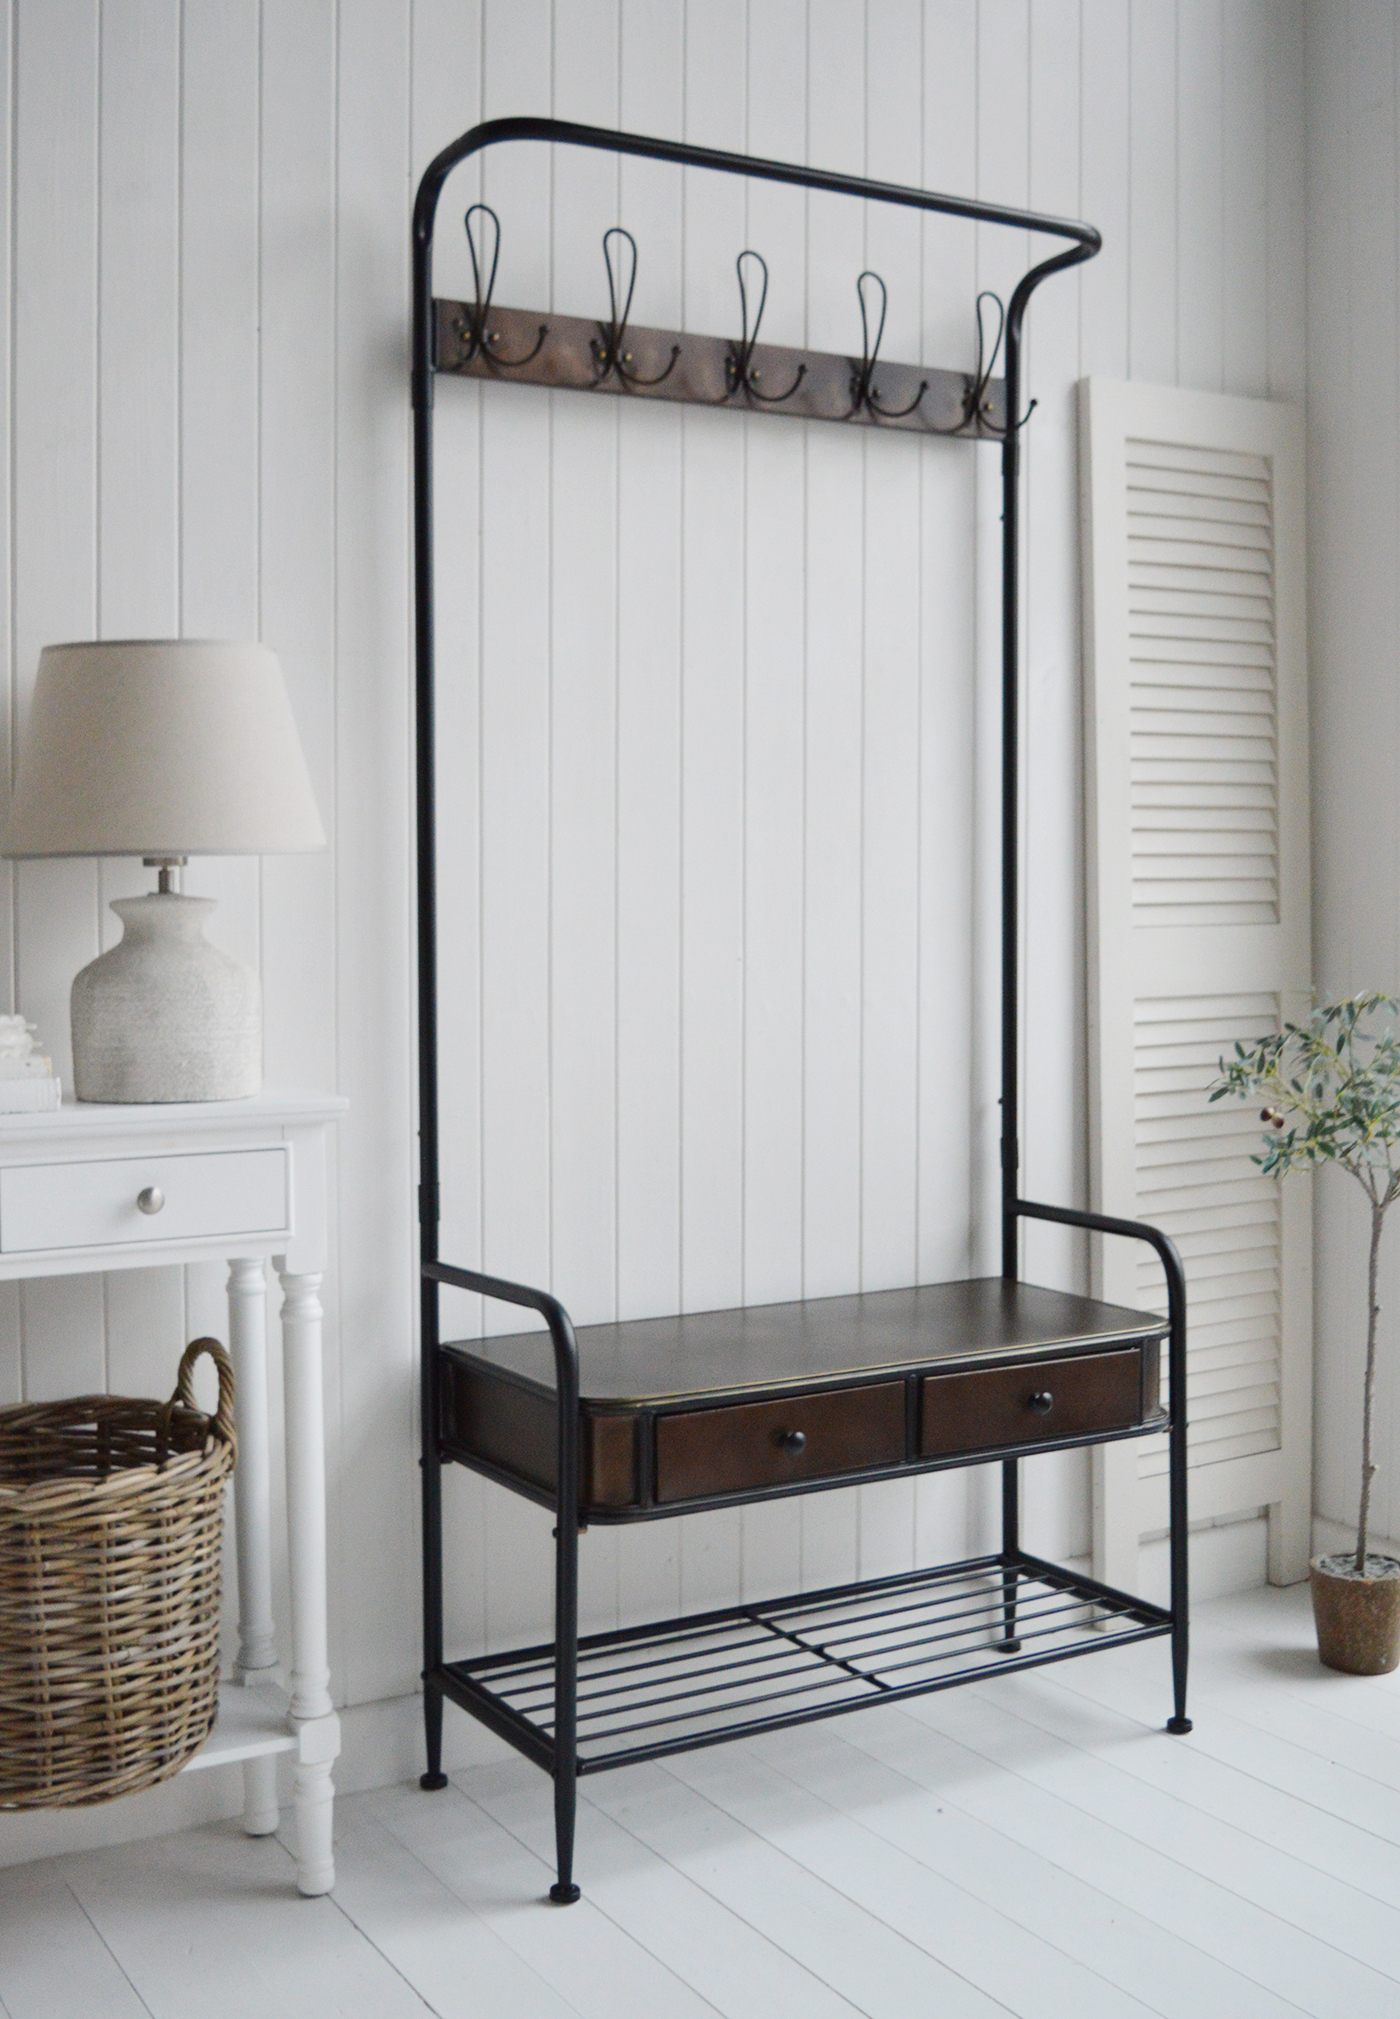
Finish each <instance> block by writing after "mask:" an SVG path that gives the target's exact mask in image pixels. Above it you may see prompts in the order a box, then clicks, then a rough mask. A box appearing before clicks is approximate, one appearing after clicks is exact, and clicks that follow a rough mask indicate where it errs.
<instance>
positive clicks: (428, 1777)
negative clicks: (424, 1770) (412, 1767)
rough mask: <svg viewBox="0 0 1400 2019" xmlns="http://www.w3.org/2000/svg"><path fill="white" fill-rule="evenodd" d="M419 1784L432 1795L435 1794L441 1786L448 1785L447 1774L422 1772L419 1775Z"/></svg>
mask: <svg viewBox="0 0 1400 2019" xmlns="http://www.w3.org/2000/svg"><path fill="white" fill-rule="evenodd" d="M418 1785H419V1787H420V1788H426V1789H427V1791H428V1793H429V1794H430V1795H435V1794H436V1793H437V1791H438V1789H439V1788H445V1787H446V1786H447V1776H446V1774H420V1775H419V1776H418Z"/></svg>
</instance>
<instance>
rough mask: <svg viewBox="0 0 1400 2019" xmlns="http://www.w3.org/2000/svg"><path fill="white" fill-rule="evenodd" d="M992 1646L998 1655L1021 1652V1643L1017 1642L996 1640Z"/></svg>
mask: <svg viewBox="0 0 1400 2019" xmlns="http://www.w3.org/2000/svg"><path fill="white" fill-rule="evenodd" d="M992 1646H993V1647H994V1648H995V1650H996V1652H997V1653H998V1654H1019V1653H1020V1652H1021V1643H1020V1641H1018V1640H997V1641H993V1642H992Z"/></svg>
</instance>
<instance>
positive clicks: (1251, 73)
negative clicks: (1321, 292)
mask: <svg viewBox="0 0 1400 2019" xmlns="http://www.w3.org/2000/svg"><path fill="white" fill-rule="evenodd" d="M1279 25H1281V24H1279V22H1278V10H1277V8H1276V7H1275V6H1274V4H1273V0H1231V4H1230V5H1229V6H1228V7H1227V8H1226V9H1225V19H1224V26H1225V33H1224V65H1225V85H1224V98H1225V114H1226V117H1225V142H1224V150H1223V158H1222V163H1221V168H1222V175H1223V180H1224V185H1225V192H1226V195H1225V272H1226V274H1227V275H1228V276H1229V284H1228V286H1227V287H1226V290H1225V297H1224V300H1223V302H1222V304H1221V308H1222V322H1223V327H1224V339H1225V340H1224V356H1225V390H1227V391H1229V392H1232V393H1249V394H1254V395H1259V396H1262V395H1263V394H1265V393H1267V392H1268V390H1269V335H1268V312H1269V281H1268V267H1269V231H1268V210H1269V188H1268V176H1269V146H1268V131H1267V126H1266V120H1267V116H1268V108H1269V89H1268V56H1267V50H1268V45H1269V42H1270V40H1271V38H1272V36H1273V35H1274V33H1275V32H1276V28H1277V26H1279ZM1389 76H1390V79H1391V89H1392V92H1393V90H1394V71H1393V69H1392V70H1391V71H1390V73H1389ZM1392 259H1393V255H1392Z"/></svg>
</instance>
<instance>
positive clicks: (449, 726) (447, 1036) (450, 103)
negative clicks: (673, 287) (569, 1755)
mask: <svg viewBox="0 0 1400 2019" xmlns="http://www.w3.org/2000/svg"><path fill="white" fill-rule="evenodd" d="M411 27H412V39H413V52H412V53H413V70H412V79H411V91H412V109H413V134H412V160H411V166H410V174H409V178H408V189H407V190H406V191H405V206H406V205H407V201H408V198H409V193H410V192H411V191H412V190H414V189H416V188H417V186H418V178H419V177H420V176H421V174H422V173H423V170H424V169H425V168H426V167H427V165H428V163H429V162H430V161H431V160H432V158H433V156H434V155H435V154H437V153H438V152H439V151H440V149H442V148H443V147H445V146H447V144H448V143H449V142H450V141H452V140H455V139H456V137H457V135H458V134H459V133H461V132H463V131H464V130H465V129H466V128H467V127H469V126H471V125H473V124H475V122H476V120H477V119H478V117H479V116H480V109H481V74H480V66H481V12H480V8H479V6H476V5H463V4H461V0H414V6H413V11H412V23H411ZM480 181H481V172H480V165H479V163H477V162H475V161H473V162H469V163H468V164H467V165H466V166H465V167H464V168H462V169H460V170H459V171H458V172H457V173H456V174H455V175H452V176H451V177H449V179H448V182H447V186H446V188H445V189H444V191H443V195H442V202H441V207H440V211H439V216H440V219H441V222H440V225H439V230H438V238H437V243H436V245H435V248H434V285H435V287H436V288H437V290H438V292H439V293H440V294H443V295H446V296H449V297H451V298H453V299H458V300H460V299H461V298H463V297H464V296H467V295H469V294H470V292H471V273H470V266H469V262H468V259H467V253H466V240H465V233H464V231H463V229H462V217H463V214H464V213H465V211H466V208H467V205H468V204H469V203H470V202H472V201H473V200H474V198H475V197H476V196H477V195H478V193H479V190H480ZM405 214H406V210H405ZM483 397H484V391H483V389H482V388H481V387H479V386H477V385H475V384H470V383H468V382H466V381H465V380H460V379H448V380H444V381H443V382H442V383H441V384H440V385H439V386H438V387H437V401H436V414H435V419H434V435H435V448H436V454H437V458H438V465H439V468H442V469H446V470H448V471H451V472H452V473H453V476H452V480H451V481H449V482H447V483H444V484H440V485H439V486H438V488H437V497H436V505H435V510H436V523H437V551H438V556H439V564H438V568H437V573H436V579H435V584H434V591H435V598H436V613H437V672H438V684H437V712H438V732H439V748H440V767H441V771H440V790H439V793H438V802H437V812H438V831H437V841H438V852H437V860H438V904H439V918H440V929H439V934H438V978H439V994H440V1000H441V1003H442V1006H443V1007H442V1010H441V1012H440V1023H439V1029H440V1037H441V1040H442V1041H441V1042H440V1044H439V1047H438V1082H439V1093H440V1099H441V1108H442V1113H443V1115H444V1116H445V1117H449V1116H450V1117H451V1123H450V1126H449V1127H447V1128H446V1129H444V1130H443V1132H442V1134H441V1137H440V1140H439V1158H440V1169H441V1182H442V1222H441V1226H440V1229H439V1239H440V1243H441V1252H442V1253H443V1254H444V1255H445V1256H448V1257H450V1258H452V1259H453V1260H455V1261H460V1262H462V1263H464V1264H466V1265H473V1264H474V1265H478V1266H479V1265H480V1263H481V965H480V947H481V937H480V915H479V908H478V906H479V896H480V889H481V864H480V835H481V826H480V814H481V808H480V795H479V776H480V747H479V730H480V687H479V643H480V628H479V626H480V614H481V599H480V581H479V561H480V549H481V512H482V497H481V490H482V487H481V481H480V479H481V403H482V399H483ZM411 986H412V981H411V977H410V988H411ZM413 1152H414V1155H415V1157H416V1145H414V1146H413ZM410 1241H411V1243H412V1247H411V1255H412V1257H413V1258H416V1256H417V1228H416V1225H415V1226H414V1227H413V1229H412V1230H411V1233H410ZM410 1301H411V1306H413V1307H416V1294H415V1295H414V1296H413V1297H412V1298H411V1300H410ZM442 1318H443V1327H444V1332H445V1336H447V1337H448V1338H453V1337H461V1336H463V1335H468V1334H472V1333H476V1332H479V1331H480V1329H481V1306H480V1301H479V1300H478V1299H476V1298H467V1297H465V1296H459V1295H457V1294H455V1293H452V1292H445V1293H444V1295H443V1301H442ZM415 1325H416V1308H414V1311H413V1316H412V1318H411V1319H410V1320H409V1322H408V1324H407V1326H406V1327H405V1338H406V1339H411V1338H412V1337H413V1333H414V1327H415ZM401 1401H402V1405H403V1407H404V1409H405V1411H406V1413H407V1414H408V1416H409V1418H410V1419H411V1421H412V1424H413V1428H412V1431H411V1434H410V1446H411V1447H415V1446H416V1443H417V1401H418V1384H417V1381H416V1380H415V1379H414V1378H413V1377H412V1374H411V1373H410V1374H409V1376H408V1378H407V1381H406V1383H405V1388H404V1393H403V1395H402V1397H401ZM442 1485H443V1511H444V1524H445V1529H446V1533H447V1535H448V1536H449V1537H450V1538H451V1545H450V1547H449V1548H447V1549H446V1550H445V1551H444V1615H445V1631H446V1640H447V1646H448V1648H449V1650H450V1651H452V1652H454V1653H455V1652H457V1651H461V1652H466V1651H467V1650H468V1649H472V1648H480V1647H481V1646H482V1645H483V1643H484V1638H485V1558H486V1550H485V1534H484V1529H483V1525H482V1524H483V1519H484V1515H483V1497H484V1495H485V1493H486V1492H487V1490H488V1489H487V1488H486V1485H485V1482H484V1481H482V1480H481V1479H479V1478H478V1477H477V1476H476V1475H475V1474H474V1473H471V1472H468V1471H467V1470H466V1469H465V1468H464V1467H462V1466H456V1465H452V1466H448V1467H446V1468H445V1470H444V1472H443V1481H442ZM413 1513H414V1515H415V1516H416V1508H415V1509H414V1510H413ZM415 1542H416V1530H415V1526H414V1523H413V1521H410V1525H409V1533H408V1538H407V1544H406V1546H407V1547H408V1549H409V1550H410V1551H412V1550H413V1548H414V1544H415ZM413 1581H414V1582H415V1583H416V1571H415V1573H413Z"/></svg>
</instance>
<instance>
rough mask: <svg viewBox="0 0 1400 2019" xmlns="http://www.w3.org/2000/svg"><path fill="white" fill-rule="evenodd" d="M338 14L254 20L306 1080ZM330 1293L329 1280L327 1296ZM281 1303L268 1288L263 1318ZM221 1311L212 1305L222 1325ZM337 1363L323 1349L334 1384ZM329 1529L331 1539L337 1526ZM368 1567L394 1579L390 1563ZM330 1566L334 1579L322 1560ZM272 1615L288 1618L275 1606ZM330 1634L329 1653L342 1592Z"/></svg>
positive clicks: (329, 1051)
mask: <svg viewBox="0 0 1400 2019" xmlns="http://www.w3.org/2000/svg"><path fill="white" fill-rule="evenodd" d="M335 13H336V10H335V6H334V4H333V0H312V4H310V5H308V6H306V7H300V8H296V9H278V10H267V9H264V10H263V12H262V16H261V21H260V28H259V96H258V118H259V125H258V136H259V153H258V304H257V306H258V322H257V328H258V407H257V416H256V429H257V435H256V439H257V445H258V486H259V488H258V521H257V539H258V558H257V582H258V612H257V615H258V629H259V632H260V635H261V636H262V638H263V640H264V641H265V642H266V643H267V644H268V645H270V646H271V647H272V649H273V650H274V651H275V652H276V653H277V655H278V657H279V659H280V661H281V664H282V668H283V671H284V673H285V675H286V680H287V687H288V691H289V693H290V696H291V701H292V707H293V709H294V710H295V711H296V716H297V724H298V728H299V729H300V731H301V735H302V739H303V742H304V744H305V746H306V752H307V761H308V763H309V766H310V770H311V777H312V783H313V785H314V788H315V791H316V797H317V801H318V804H319V806H320V809H321V817H322V820H323V822H324V823H325V826H326V831H327V834H328V835H330V836H331V837H332V853H331V854H330V855H327V856H314V855H313V856H280V857H275V856H269V857H267V858H265V859H264V861H263V862H262V863H261V864H260V865H257V866H256V867H257V870H258V892H259V902H258V933H259V941H260V968H261V974H262V985H263V1070H264V1073H265V1074H267V1075H268V1076H269V1078H271V1079H272V1080H273V1081H274V1083H275V1082H276V1081H278V1080H280V1081H281V1082H282V1083H283V1084H286V1083H289V1082H290V1083H291V1084H296V1083H297V1082H298V1081H300V1082H301V1083H303V1084H308V1085H312V1086H316V1085H324V1084H327V1083H328V1082H329V1083H332V1084H333V1083H334V1082H335V1080H336V1078H337V1061H336V1055H335V941H334V918H335V907H334V897H333V853H334V835H335V815H336V795H335V724H334V675H335V657H336V643H337V633H336V557H335V538H336V521H335V507H336V495H335V386H336V370H335V351H336V345H335V340H334V329H335V308H336V292H335V238H336V229H335V226H336V213H335V195H336V183H335V134H336V59H337V49H336V35H335ZM313 355H314V356H315V357H316V358H317V359H318V369H316V370H315V371H308V370H307V368H306V359H307V357H308V356H313ZM235 467H237V466H236V465H235ZM216 917H217V914H216ZM365 985H366V987H368V986H369V985H370V983H369V977H366V978H365ZM207 1273H208V1275H209V1276H211V1277H212V1276H216V1274H217V1272H214V1271H209V1272H207ZM221 1287H222V1286H221V1285H216V1283H214V1282H208V1283H206V1285H205V1291H204V1294H206V1295H208V1296H210V1298H211V1301H212V1299H213V1297H214V1296H216V1295H217V1291H218V1289H221ZM332 1292H333V1283H332V1282H331V1281H330V1280H329V1279H328V1281H327V1283H326V1284H325V1285H324V1286H323V1291H322V1295H323V1298H329V1297H331V1295H332ZM190 1294H191V1302H192V1303H193V1302H194V1300H195V1297H196V1295H197V1294H199V1293H198V1292H197V1291H196V1287H195V1286H194V1285H193V1284H191V1290H190ZM277 1308H278V1299H277V1297H276V1295H275V1294H273V1295H272V1296H271V1297H270V1298H269V1311H270V1312H271V1313H272V1314H273V1315H274V1318H275V1314H276V1311H277ZM222 1324H223V1321H222V1319H220V1321H219V1329H222ZM277 1329H278V1328H277V1327H276V1325H275V1323H274V1325H273V1326H272V1328H271V1331H272V1338H271V1339H270V1342H269V1343H270V1345H271V1348H272V1350H271V1352H270V1354H269V1359H270V1363H271V1364H270V1370H269V1371H270V1375H271V1378H272V1381H273V1390H274V1395H276V1392H277V1390H278V1388H279V1387H280V1380H279V1375H280V1365H281V1362H280V1344H281V1342H280V1339H279V1338H278V1337H277V1336H276V1335H277ZM336 1373H337V1369H336V1367H335V1365H334V1363H332V1366H331V1381H332V1385H333V1387H334V1384H335V1380H336ZM338 1417H339V1412H338V1409H335V1408H334V1407H332V1409H331V1410H330V1412H329V1413H328V1422H327V1433H328V1443H327V1452H328V1465H329V1467H330V1468H331V1474H330V1476H331V1477H332V1479H333V1480H334V1481H335V1482H336V1484H335V1486H334V1487H333V1488H332V1491H333V1492H338V1484H339V1463H338V1452H339V1443H340V1440H339V1423H338ZM273 1420H274V1423H275V1422H276V1413H274V1419H273ZM330 1534H331V1536H332V1538H333V1542H332V1548H333V1549H335V1548H336V1546H337V1540H338V1531H337V1529H336V1527H335V1526H334V1524H333V1525H332V1526H331V1529H330ZM380 1575H385V1576H389V1577H392V1575H393V1572H392V1569H391V1566H390V1564H389V1563H384V1564H383V1565H382V1568H381V1569H380ZM281 1576H282V1571H281V1568H280V1566H279V1565H277V1564H276V1563H274V1600H275V1601H276V1600H279V1599H280V1598H281V1596H282V1593H281V1590H280V1579H281ZM330 1580H331V1588H332V1590H338V1587H339V1583H340V1569H339V1563H338V1562H337V1561H336V1560H335V1559H334V1558H333V1560H332V1562H331V1565H330ZM277 1616H278V1617H280V1618H285V1616H286V1615H285V1610H283V1609H282V1608H281V1607H280V1606H279V1610H278V1615H277ZM332 1635H333V1639H332V1650H333V1657H334V1658H335V1659H336V1660H337V1662H339V1658H340V1655H341V1641H340V1612H339V1606H338V1605H337V1610H336V1619H335V1622H334V1624H333V1626H332ZM372 1658H373V1655H372V1652H371V1659H372ZM342 1686H343V1685H342Z"/></svg>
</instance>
